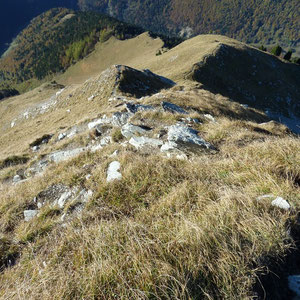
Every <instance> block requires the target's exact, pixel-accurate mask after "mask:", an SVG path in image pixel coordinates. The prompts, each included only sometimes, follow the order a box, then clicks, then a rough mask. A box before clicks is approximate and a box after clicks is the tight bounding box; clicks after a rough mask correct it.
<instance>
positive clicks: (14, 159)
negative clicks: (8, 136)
mask: <svg viewBox="0 0 300 300" xmlns="http://www.w3.org/2000/svg"><path fill="white" fill-rule="evenodd" d="M29 159H30V158H29V157H28V156H26V155H21V156H17V155H13V156H9V157H7V158H5V159H4V160H2V161H0V170H1V169H4V168H8V167H13V166H16V165H22V164H26V163H27V162H28V161H29Z"/></svg>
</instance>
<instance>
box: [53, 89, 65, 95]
mask: <svg viewBox="0 0 300 300" xmlns="http://www.w3.org/2000/svg"><path fill="white" fill-rule="evenodd" d="M63 91H64V88H63V89H61V90H59V91H58V92H56V94H55V96H56V97H58V96H59V95H60V94H61V93H62V92H63Z"/></svg>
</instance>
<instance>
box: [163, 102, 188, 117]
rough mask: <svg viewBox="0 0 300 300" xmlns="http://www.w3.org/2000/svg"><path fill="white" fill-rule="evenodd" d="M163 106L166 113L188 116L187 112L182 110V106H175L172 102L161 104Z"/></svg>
mask: <svg viewBox="0 0 300 300" xmlns="http://www.w3.org/2000/svg"><path fill="white" fill-rule="evenodd" d="M161 106H162V108H163V110H164V111H168V112H171V113H177V114H184V115H186V114H187V112H186V111H185V110H184V109H183V108H181V107H180V106H178V105H176V104H173V103H171V102H166V101H164V102H162V103H161Z"/></svg>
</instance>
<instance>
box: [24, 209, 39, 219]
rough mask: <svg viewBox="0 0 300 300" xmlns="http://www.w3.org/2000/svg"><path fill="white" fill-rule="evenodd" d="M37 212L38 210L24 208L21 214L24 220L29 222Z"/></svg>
mask: <svg viewBox="0 0 300 300" xmlns="http://www.w3.org/2000/svg"><path fill="white" fill-rule="evenodd" d="M38 213H39V211H38V210H24V212H23V214H24V219H25V222H29V221H30V220H32V219H33V218H34V217H35V216H36V215H37V214H38Z"/></svg>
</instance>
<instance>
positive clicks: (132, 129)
mask: <svg viewBox="0 0 300 300" xmlns="http://www.w3.org/2000/svg"><path fill="white" fill-rule="evenodd" d="M147 131H148V130H146V129H144V128H142V127H140V126H136V125H133V124H129V123H128V124H125V125H124V126H123V127H122V129H121V133H122V135H123V136H124V137H125V138H130V137H133V136H135V135H136V134H137V133H139V134H141V135H143V134H146V133H147Z"/></svg>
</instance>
